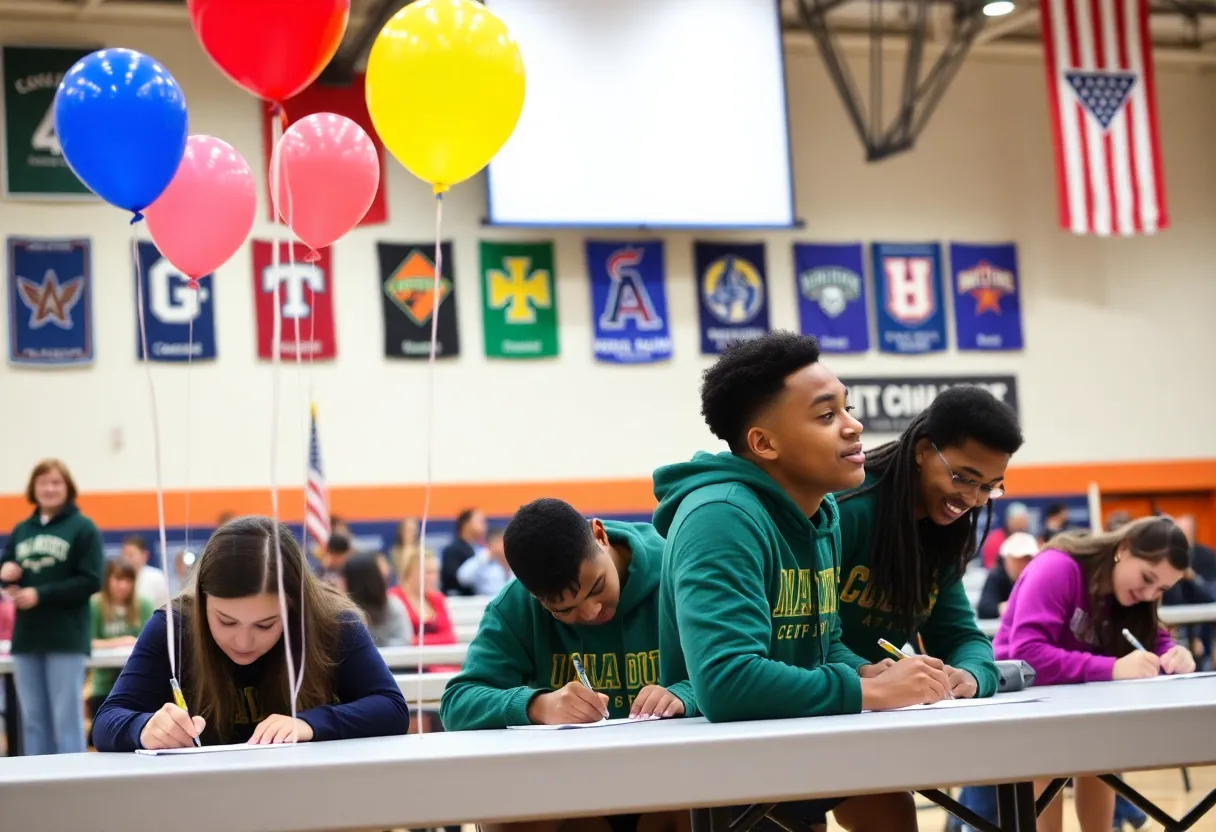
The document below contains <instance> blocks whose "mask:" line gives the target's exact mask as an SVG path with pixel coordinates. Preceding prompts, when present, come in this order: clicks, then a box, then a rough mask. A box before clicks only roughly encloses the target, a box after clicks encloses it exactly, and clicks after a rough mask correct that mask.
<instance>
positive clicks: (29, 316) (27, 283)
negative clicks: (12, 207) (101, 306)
mask: <svg viewBox="0 0 1216 832" xmlns="http://www.w3.org/2000/svg"><path fill="white" fill-rule="evenodd" d="M92 268H93V267H92V251H91V244H90V242H89V241H88V240H82V239H75V240H66V239H35V238H29V237H9V238H8V331H9V361H11V362H12V363H13V364H30V365H35V366H59V365H65V364H90V363H92V361H93V271H92Z"/></svg>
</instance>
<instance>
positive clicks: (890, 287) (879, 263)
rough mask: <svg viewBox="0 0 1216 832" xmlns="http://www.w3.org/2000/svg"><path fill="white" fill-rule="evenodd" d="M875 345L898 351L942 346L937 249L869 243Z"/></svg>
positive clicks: (923, 350) (933, 245)
mask: <svg viewBox="0 0 1216 832" xmlns="http://www.w3.org/2000/svg"><path fill="white" fill-rule="evenodd" d="M873 250H874V286H875V289H876V291H875V296H876V297H875V301H876V302H875V306H876V307H877V309H878V349H879V350H880V351H881V352H894V353H900V354H902V355H917V354H920V353H926V352H942V351H944V350H945V349H946V313H945V310H943V309H942V247H941V246H940V245H939V244H937V243H920V244H902V243H874V249H873Z"/></svg>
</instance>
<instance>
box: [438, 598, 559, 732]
mask: <svg viewBox="0 0 1216 832" xmlns="http://www.w3.org/2000/svg"><path fill="white" fill-rule="evenodd" d="M535 676H536V662H535V660H534V659H533V657H532V655H531V651H530V650H529V649H528V648H527V647H526V646H525V645H524V644H523V642H522V641H521V640H520V639H519V637H518V636H517V635H516V634H515V632H514V631H513V630H512V629H511V628H510V627H509V626H508V625H507V622H506V620H505V619H504V618H503V616H502V613H501V612H500V611H499V610H498V608H497V607H494V606H490V607H487V608H486V611H485V614H484V615H483V616H482V619H481V626H480V627H479V628H478V629H477V635H475V636H474V637H473V641H472V643H471V644H469V651H468V654H467V655H466V656H465V659H464V666H463V667H462V668H461V670H460V672H459V673H458V674H456V676H455V677H454V678H453V679H452V680H451V681H450V682H448V684H447V687H446V688H444V691H443V698H442V699H440V702H439V718H440V719H441V720H442V721H443V727H444V730H447V731H474V730H480V729H485V728H506V727H507V726H509V725H527V724H528V723H529V720H528V704H529V703H530V702H531V701H532V699H533V697H535V696H536V695H538V694H541V693H546V692H547V690H546V689H537V688H532V687H528V685H527V680H528V679H530V678H535Z"/></svg>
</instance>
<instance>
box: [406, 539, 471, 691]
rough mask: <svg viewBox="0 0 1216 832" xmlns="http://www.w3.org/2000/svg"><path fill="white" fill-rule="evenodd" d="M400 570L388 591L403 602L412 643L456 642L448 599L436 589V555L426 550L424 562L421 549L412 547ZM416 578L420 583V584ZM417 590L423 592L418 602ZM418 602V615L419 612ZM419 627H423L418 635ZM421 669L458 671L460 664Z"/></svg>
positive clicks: (445, 671)
mask: <svg viewBox="0 0 1216 832" xmlns="http://www.w3.org/2000/svg"><path fill="white" fill-rule="evenodd" d="M420 562H422V563H423V564H424V565H423V567H422V569H423V573H424V574H423V575H422V576H419V574H418V565H419V563H420ZM401 569H402V572H401V575H400V576H399V577H398V579H397V585H396V586H395V587H392V588H390V589H389V594H390V595H395V596H396V597H397V598H399V599H400V600H401V603H402V604H404V605H405V609H406V612H407V613H408V614H409V617H410V628H411V629H410V631H411V633H412V634H413V638H412V643H413V644H418V643H419V642H422V643H423V644H456V642H457V638H456V628H455V627H453V626H452V618H451V616H450V615H449V614H448V602H447V598H446V597H445V596H444V594H443V593H442V592H440V591H439V558H437V557H435V555H434V554H432V553H431V552H427V554H426V560H425V561H423V560H422V550H420V549H417V548H415V549H414V550H413V554H411V555H408V556H407V559H406V560H405V561H403V562H402V564H401ZM419 581H422V582H423V586H422V587H420V585H419ZM423 587H424V588H423ZM420 590H421V591H422V592H424V593H425V595H424V596H423V598H422V599H421V601H420V599H419V597H418V596H419V592H420ZM420 602H421V604H422V612H421V615H420V614H419V611H418V605H419V603H420ZM419 627H421V628H422V633H421V636H420V635H419ZM424 670H425V671H426V672H427V673H448V672H453V671H457V670H460V665H427V666H426V667H425V668H424Z"/></svg>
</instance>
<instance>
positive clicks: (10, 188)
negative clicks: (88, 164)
mask: <svg viewBox="0 0 1216 832" xmlns="http://www.w3.org/2000/svg"><path fill="white" fill-rule="evenodd" d="M90 51H91V50H89V49H84V48H81V47H65V48H55V47H42V46H5V47H3V48H2V49H0V52H2V53H3V54H2V57H0V61H2V64H3V70H2V71H3V77H4V193H5V196H12V197H22V196H25V197H38V196H49V197H52V198H59V199H63V198H65V197H77V196H90V197H92V193H91V192H90V191H89V189H88V188H86V187H85V186H84V183H82V182H81V181H80V180H79V179H77V178H76V174H74V173H72V169H71V168H69V167H68V163H67V160H65V159H64V158H63V152H62V151H61V150H60V149H59V137H58V136H56V135H55V91H56V90H57V89H58V88H59V82H60V81H61V80H63V76H64V73H66V72H67V71H68V70H69V69H71V68H72V65H73V64H74V63H76V62H77V61H78V60H80V59H81V58H83V57H84V56H85V55H87V54H89V52H90Z"/></svg>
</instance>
